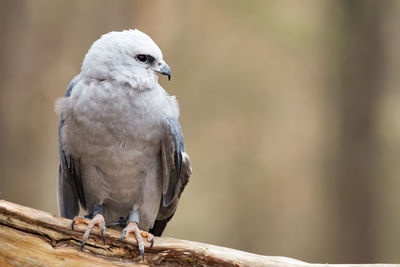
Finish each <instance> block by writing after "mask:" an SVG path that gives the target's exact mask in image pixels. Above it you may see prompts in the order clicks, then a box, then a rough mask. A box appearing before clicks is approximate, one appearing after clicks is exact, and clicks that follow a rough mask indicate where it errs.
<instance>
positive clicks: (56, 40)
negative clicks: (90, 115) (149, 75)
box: [0, 0, 400, 263]
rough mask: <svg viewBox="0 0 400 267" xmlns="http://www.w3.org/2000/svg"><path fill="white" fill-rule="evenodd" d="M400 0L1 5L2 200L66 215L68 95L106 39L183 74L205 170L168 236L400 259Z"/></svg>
mask: <svg viewBox="0 0 400 267" xmlns="http://www.w3.org/2000/svg"><path fill="white" fill-rule="evenodd" d="M399 12H400V2H399V1H390V0H387V1H374V0H365V1H362V0H358V1H346V0H338V1H327V0H323V1H321V0H306V1H290V0H271V1H262V0H259V1H240V0H237V1H227V0H225V1H211V0H204V1H194V0H189V1H188V0H171V1H97V0H96V1H94V0H91V1H77V0H73V1H71V0H65V1H51V0H48V1H44V0H37V1H21V0H1V1H0V33H1V37H0V38H1V39H0V40H1V41H0V151H1V153H0V198H1V199H5V200H8V201H12V202H15V203H19V204H22V205H27V206H30V207H34V208H37V209H41V210H45V211H49V212H52V213H55V214H58V211H57V203H56V180H57V171H58V147H57V142H58V141H57V139H58V137H57V127H58V117H57V115H56V114H55V112H54V101H55V100H56V99H57V98H58V97H61V96H63V94H64V92H65V89H66V87H67V85H68V83H69V81H70V80H71V79H72V77H74V75H76V74H77V73H79V71H80V65H81V63H82V60H83V57H84V55H85V53H86V52H87V50H88V49H89V47H90V45H91V44H92V43H93V41H95V40H96V39H98V38H99V37H100V36H101V34H103V33H106V32H109V31H113V30H122V29H129V28H132V29H134V28H138V29H140V30H141V31H144V32H146V33H147V34H149V35H150V36H151V37H152V38H153V40H154V41H155V42H156V43H157V44H158V45H159V46H160V48H161V49H162V51H163V53H164V59H165V60H166V61H167V62H168V64H169V65H170V66H171V69H172V73H173V75H172V77H173V78H172V80H171V82H168V81H167V79H166V78H165V77H161V78H160V82H161V84H162V85H163V87H164V88H165V89H166V90H167V91H168V92H169V93H170V94H173V95H177V98H178V100H179V103H180V108H181V119H180V121H181V124H182V128H183V131H184V134H185V140H186V145H187V151H188V153H189V155H190V156H191V160H192V165H193V176H192V177H191V181H190V183H189V184H188V186H187V188H186V190H185V192H184V193H183V195H182V199H181V202H180V206H179V208H178V211H177V213H176V214H175V217H174V218H173V220H172V221H171V222H170V223H169V225H168V227H167V230H166V232H165V236H171V237H175V238H182V239H188V240H194V241H200V242H206V243H211V244H215V245H221V246H226V247H231V248H236V249H240V250H245V251H249V252H254V253H259V254H264V255H274V256H278V255H281V256H288V257H293V258H297V259H300V260H304V261H310V262H320V263H325V262H329V263H356V262H358V263H361V262H364V263H366V262H387V263H395V262H400V253H399V247H400V208H399V203H400V180H399V176H400V164H399V163H400V162H399V161H400V104H399V103H400V91H399V87H400V75H399V70H400V50H399V47H400V31H399V25H400V16H399V14H400V13H399Z"/></svg>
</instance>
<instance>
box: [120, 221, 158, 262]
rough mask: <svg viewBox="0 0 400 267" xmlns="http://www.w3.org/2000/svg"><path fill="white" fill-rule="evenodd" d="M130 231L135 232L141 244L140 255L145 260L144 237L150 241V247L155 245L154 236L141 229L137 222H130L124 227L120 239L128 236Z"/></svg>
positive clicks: (139, 244)
mask: <svg viewBox="0 0 400 267" xmlns="http://www.w3.org/2000/svg"><path fill="white" fill-rule="evenodd" d="M129 233H134V234H135V237H136V240H137V243H138V246H139V251H140V256H141V257H142V260H144V243H143V239H142V237H145V238H146V239H147V241H148V242H150V248H151V247H152V246H153V245H154V236H153V235H152V234H150V233H149V232H146V231H141V230H140V229H139V226H138V223H137V222H130V223H128V225H127V226H126V227H125V228H124V230H122V235H121V239H120V240H121V241H122V239H124V237H125V236H127V235H128V234H129Z"/></svg>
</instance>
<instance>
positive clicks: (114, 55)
mask: <svg viewBox="0 0 400 267" xmlns="http://www.w3.org/2000/svg"><path fill="white" fill-rule="evenodd" d="M159 74H164V75H168V78H170V77H171V72H170V69H169V67H168V65H167V63H165V61H164V60H163V55H162V53H161V50H160V48H159V47H158V46H157V45H156V44H155V43H154V41H153V40H152V39H151V38H150V37H149V36H148V35H146V34H145V33H143V32H141V31H139V30H128V31H122V32H109V33H106V34H104V35H102V36H101V38H100V39H98V40H97V41H95V42H94V43H93V44H92V46H91V47H90V49H89V51H88V53H87V54H86V56H85V59H84V61H83V64H82V70H81V77H87V78H92V79H99V80H104V79H112V80H114V81H115V82H119V83H122V84H126V85H129V86H131V87H133V88H136V89H139V90H146V89H149V88H154V86H155V85H156V84H157V82H158V75H159Z"/></svg>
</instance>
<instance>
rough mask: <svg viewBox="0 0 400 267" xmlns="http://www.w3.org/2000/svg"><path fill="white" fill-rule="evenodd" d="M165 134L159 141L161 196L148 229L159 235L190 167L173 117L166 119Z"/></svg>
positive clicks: (188, 176)
mask: <svg viewBox="0 0 400 267" xmlns="http://www.w3.org/2000/svg"><path fill="white" fill-rule="evenodd" d="M165 126H166V133H167V134H166V136H165V138H164V139H163V140H162V142H161V162H162V172H163V196H162V200H161V204H160V209H159V211H158V215H157V220H156V222H155V224H154V226H153V228H152V229H151V230H150V232H152V233H153V234H154V235H158V236H159V235H161V234H162V232H163V230H164V228H165V226H166V225H167V223H168V221H169V220H170V219H171V218H172V216H173V215H174V213H175V210H176V207H177V205H178V201H179V198H180V196H181V194H182V192H183V190H184V188H185V186H186V184H187V183H188V181H189V178H190V175H191V174H192V169H191V167H190V160H189V156H188V155H187V154H186V153H185V144H184V139H183V134H182V129H181V127H180V125H179V122H178V120H177V119H175V118H168V119H167V120H166V124H165Z"/></svg>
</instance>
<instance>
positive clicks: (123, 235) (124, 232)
mask: <svg viewBox="0 0 400 267" xmlns="http://www.w3.org/2000/svg"><path fill="white" fill-rule="evenodd" d="M126 232H127V230H126V229H124V230H123V231H122V235H121V238H120V239H119V241H122V239H124V237H125V235H126Z"/></svg>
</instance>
